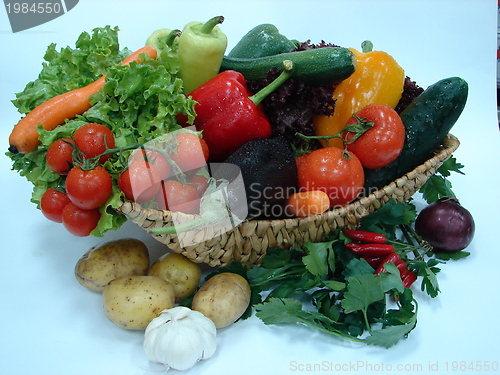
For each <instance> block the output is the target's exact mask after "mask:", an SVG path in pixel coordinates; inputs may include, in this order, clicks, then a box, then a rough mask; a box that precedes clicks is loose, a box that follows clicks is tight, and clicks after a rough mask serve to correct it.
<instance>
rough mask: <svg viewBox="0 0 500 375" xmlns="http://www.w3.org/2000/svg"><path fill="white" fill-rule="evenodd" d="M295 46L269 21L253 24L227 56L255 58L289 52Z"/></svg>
mask: <svg viewBox="0 0 500 375" xmlns="http://www.w3.org/2000/svg"><path fill="white" fill-rule="evenodd" d="M296 47H297V46H296V45H295V43H294V42H293V41H291V40H289V39H288V38H287V37H286V36H284V35H282V34H280V32H279V30H278V29H277V28H276V26H274V25H271V24H269V23H264V24H262V25H257V26H255V27H254V28H253V29H252V30H250V31H249V32H248V33H246V34H245V35H244V36H243V37H242V38H241V39H240V41H239V42H238V43H237V44H236V45H235V46H234V47H233V49H232V50H231V52H229V53H228V54H227V56H228V57H231V58H234V57H237V58H257V57H263V56H272V55H277V54H278V53H284V52H290V51H291V50H293V49H295V48H296Z"/></svg>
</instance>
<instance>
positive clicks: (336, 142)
mask: <svg viewBox="0 0 500 375" xmlns="http://www.w3.org/2000/svg"><path fill="white" fill-rule="evenodd" d="M365 43H367V42H365ZM368 43H369V42H368ZM349 49H350V50H351V51H352V52H353V53H354V55H355V56H356V59H357V67H356V70H355V72H354V73H353V74H352V75H351V76H350V77H348V78H347V79H345V80H344V81H342V82H341V83H340V84H339V85H338V86H337V87H336V88H335V89H334V92H333V99H335V110H334V112H333V115H331V116H318V117H316V118H315V119H314V127H315V130H316V135H317V136H331V135H334V134H337V133H339V132H340V131H341V130H342V129H343V128H344V126H345V125H346V122H347V121H348V120H349V119H350V118H351V116H352V115H353V114H354V113H356V112H358V111H359V110H361V109H362V108H364V107H365V106H367V105H368V104H372V103H374V104H384V105H387V106H389V107H391V108H395V107H396V105H397V104H398V102H399V100H400V99H401V94H402V93H403V86H404V81H405V72H404V70H403V68H401V66H399V64H398V63H397V62H396V60H395V59H394V58H393V57H392V56H390V55H389V54H388V53H386V52H383V51H371V43H369V44H368V48H367V49H365V48H363V52H359V51H357V50H355V49H354V48H349ZM322 142H323V144H325V142H324V141H323V140H322ZM328 145H329V146H335V147H339V148H343V143H342V140H341V139H339V138H333V139H330V140H329V141H328Z"/></svg>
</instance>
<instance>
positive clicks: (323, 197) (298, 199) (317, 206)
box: [286, 190, 330, 217]
mask: <svg viewBox="0 0 500 375" xmlns="http://www.w3.org/2000/svg"><path fill="white" fill-rule="evenodd" d="M329 208H330V199H329V198H328V194H326V193H325V192H324V191H322V190H310V191H301V192H298V193H294V194H292V195H291V196H290V197H289V198H288V202H287V206H286V209H287V212H288V213H290V214H291V215H293V216H296V217H306V216H309V215H316V214H321V213H323V212H325V211H326V210H328V209H329Z"/></svg>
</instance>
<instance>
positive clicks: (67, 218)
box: [62, 202, 101, 237]
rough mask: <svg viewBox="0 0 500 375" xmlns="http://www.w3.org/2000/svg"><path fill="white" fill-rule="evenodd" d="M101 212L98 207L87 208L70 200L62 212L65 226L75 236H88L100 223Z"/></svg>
mask: <svg viewBox="0 0 500 375" xmlns="http://www.w3.org/2000/svg"><path fill="white" fill-rule="evenodd" d="M100 218H101V213H100V212H99V210H98V209H97V208H94V209H92V210H85V209H83V208H80V207H78V206H77V205H75V204H74V203H72V202H70V203H68V204H67V205H66V207H64V210H63V212H62V223H63V225H64V228H66V230H67V231H68V232H70V233H71V234H73V235H74V236H78V237H86V236H88V235H89V234H90V232H92V231H93V230H94V229H95V228H96V227H97V224H98V223H99V219H100Z"/></svg>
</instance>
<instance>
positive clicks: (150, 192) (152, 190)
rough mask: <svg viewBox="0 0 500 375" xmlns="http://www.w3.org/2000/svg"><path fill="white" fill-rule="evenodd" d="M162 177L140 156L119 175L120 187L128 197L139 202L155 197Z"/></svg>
mask: <svg viewBox="0 0 500 375" xmlns="http://www.w3.org/2000/svg"><path fill="white" fill-rule="evenodd" d="M161 181H162V179H161V178H160V176H159V175H158V172H157V171H156V169H154V168H152V167H151V164H150V163H149V162H148V161H146V160H144V159H142V158H138V159H137V160H135V161H134V162H132V163H131V164H130V165H129V167H128V168H127V169H126V170H125V171H124V172H122V173H121V174H120V176H119V177H118V187H119V188H120V190H121V191H123V193H124V194H125V197H126V198H127V199H130V200H133V201H135V202H138V203H142V202H146V201H148V200H150V199H153V198H154V197H155V196H156V193H157V192H158V190H159V189H160V183H161Z"/></svg>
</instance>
